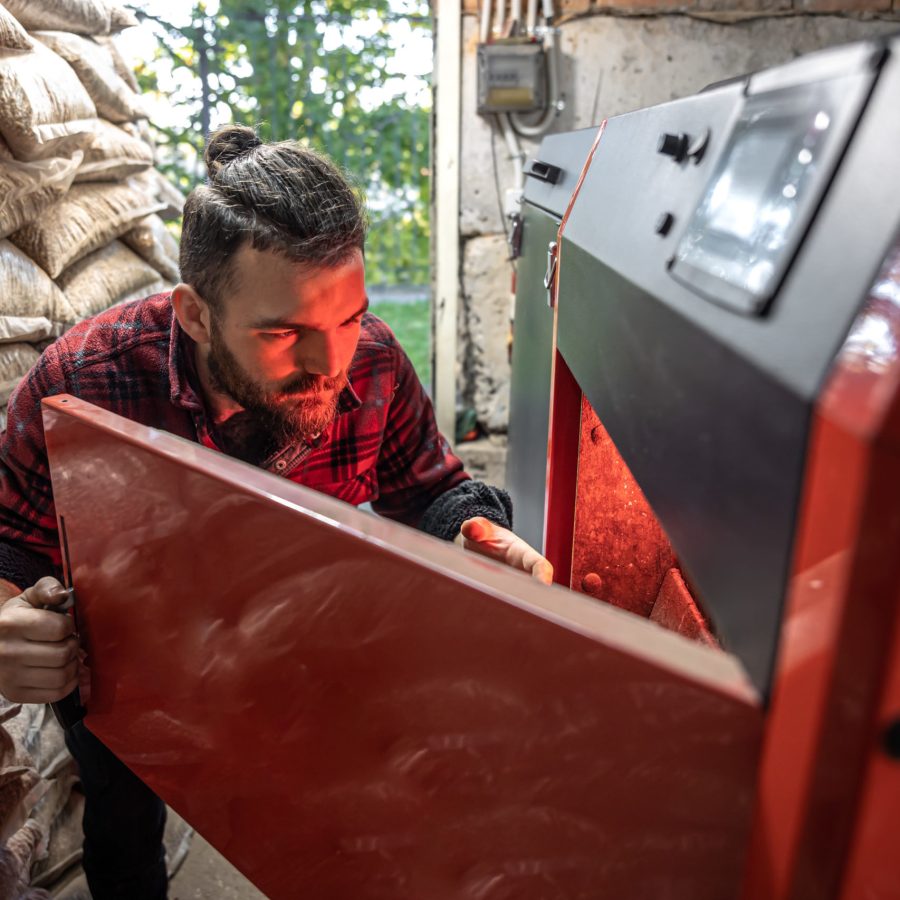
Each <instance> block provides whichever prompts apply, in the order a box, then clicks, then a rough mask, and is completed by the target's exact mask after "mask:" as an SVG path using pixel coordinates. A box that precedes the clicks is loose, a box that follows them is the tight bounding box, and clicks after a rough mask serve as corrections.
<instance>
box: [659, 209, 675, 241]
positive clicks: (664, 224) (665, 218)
mask: <svg viewBox="0 0 900 900" xmlns="http://www.w3.org/2000/svg"><path fill="white" fill-rule="evenodd" d="M674 224H675V216H673V215H672V213H670V212H665V213H663V214H662V215H661V216H660V217H659V218H658V219H657V220H656V233H657V234H659V235H661V236H662V237H665V236H666V235H667V234H668V233H669V232H670V231H671V230H672V226H673V225H674Z"/></svg>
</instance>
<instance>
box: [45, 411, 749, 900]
mask: <svg viewBox="0 0 900 900" xmlns="http://www.w3.org/2000/svg"><path fill="white" fill-rule="evenodd" d="M45 428H46V433H47V444H48V450H49V454H50V461H51V466H52V475H53V486H54V494H55V497H56V501H57V512H58V514H59V515H61V516H64V517H65V520H66V527H67V533H68V542H69V550H70V555H71V562H72V569H73V580H74V586H75V589H76V594H77V598H78V612H79V618H80V623H81V631H82V635H83V639H84V641H85V643H86V646H87V649H88V651H89V655H90V662H91V671H92V684H91V696H90V699H89V701H88V704H87V707H88V716H87V719H86V724H87V726H88V727H89V728H90V729H91V730H92V731H93V732H94V733H96V734H97V735H98V736H99V737H100V738H101V739H102V740H103V741H104V742H105V743H107V744H108V745H109V746H110V747H111V748H112V749H113V751H114V752H115V753H116V754H117V755H119V757H120V758H121V759H123V760H124V761H125V762H126V763H127V764H128V765H129V766H130V767H131V768H132V769H133V770H134V771H135V772H136V773H137V774H138V775H139V776H140V777H141V778H142V779H144V780H145V781H146V782H147V783H148V784H149V785H150V786H151V787H153V788H154V789H155V790H156V791H157V792H158V793H159V794H160V795H161V796H162V797H163V798H164V799H165V800H166V801H167V802H168V803H169V804H171V805H172V806H173V807H174V808H175V809H176V810H177V811H178V812H179V813H181V814H182V815H183V816H184V817H185V819H187V820H188V821H189V822H190V823H191V824H192V825H194V826H195V827H196V828H197V829H198V830H199V831H200V832H201V833H202V834H203V835H204V836H205V837H206V838H207V839H208V840H209V841H210V842H211V843H212V844H214V845H215V846H216V847H217V848H218V849H219V850H220V851H221V852H222V853H223V854H224V855H225V856H226V857H228V858H229V859H231V860H232V861H233V862H234V863H235V864H236V865H237V866H238V867H239V868H240V869H241V870H243V872H244V873H245V874H246V875H247V876H248V877H249V878H250V879H251V880H252V881H254V882H255V883H256V884H257V885H258V886H259V887H260V888H261V889H262V890H263V891H264V892H266V893H267V894H268V895H269V896H271V897H273V898H287V897H291V898H293V897H299V896H307V897H315V898H317V900H331V898H333V900H346V898H348V897H353V898H354V900H367V898H410V900H412V898H415V900H422V898H428V900H443V898H447V900H449V898H461V897H470V898H480V900H499V898H515V900H530V898H534V900H537V898H540V900H551V898H563V897H565V898H585V900H588V898H590V900H596V898H598V897H610V898H613V897H615V898H620V897H621V898H625V897H627V898H629V900H640V898H647V900H658V898H660V897H666V898H671V900H677V898H684V900H703V898H709V900H724V898H728V897H733V896H735V895H736V893H737V890H738V882H739V873H740V871H741V863H742V858H743V852H744V846H745V841H746V833H747V827H748V819H749V812H750V807H751V800H752V795H753V781H754V775H755V766H756V761H757V755H758V745H759V737H760V731H761V713H760V710H759V708H758V706H757V704H756V698H755V696H754V694H753V691H752V690H751V689H750V688H749V687H748V686H747V682H746V680H745V679H744V678H743V676H742V673H741V671H740V669H739V667H738V666H737V664H736V663H735V662H734V661H733V660H731V658H730V657H728V656H727V655H725V654H723V653H721V652H719V651H715V650H710V649H707V648H704V647H701V646H698V645H696V644H693V643H691V642H689V641H687V640H685V639H683V638H681V637H679V636H677V635H673V634H670V633H668V632H666V631H664V630H663V629H661V628H659V627H657V626H656V625H654V624H652V623H650V622H647V621H643V620H640V619H637V618H636V617H633V616H630V615H628V614H627V613H624V612H621V611H619V610H616V609H612V608H610V607H607V606H606V605H605V604H598V603H596V602H595V601H593V600H591V599H590V598H587V597H583V596H581V595H578V594H575V593H571V592H569V591H566V590H564V589H562V588H558V587H545V586H543V585H540V584H538V583H537V582H536V581H534V580H532V579H530V578H528V577H527V576H524V575H522V574H520V573H517V572H513V571H510V570H508V569H505V568H504V567H502V566H499V565H497V564H495V563H493V562H491V561H489V560H486V559H483V558H481V557H479V556H477V555H474V554H468V553H465V552H464V551H463V550H461V549H460V548H458V547H455V546H453V545H452V544H446V543H443V542H441V541H437V540H435V539H432V538H430V537H428V536H426V535H423V534H421V533H419V532H415V531H413V530H411V529H408V528H406V527H404V526H400V525H397V524H395V523H391V522H388V521H386V520H382V519H379V518H377V517H375V516H372V515H369V514H366V513H363V512H360V511H358V510H355V509H352V508H351V507H349V506H346V505H345V504H342V503H339V502H337V501H335V500H333V499H331V498H329V497H325V496H322V495H319V494H316V493H314V492H312V491H310V490H307V489H305V488H302V487H299V486H297V485H295V484H292V483H290V482H288V481H286V480H284V479H280V478H277V477H275V476H272V475H269V474H267V473H264V472H262V471H260V470H257V469H254V468H252V467H250V466H247V465H244V464H242V463H240V462H236V461H235V460H232V459H228V458H226V457H224V456H222V455H220V454H216V453H214V452H212V451H210V450H207V449H205V448H203V447H199V446H197V445H194V444H190V443H187V442H185V441H182V440H180V439H177V438H174V437H172V436H170V435H167V434H164V433H161V432H158V431H155V430H152V429H148V428H144V427H142V426H139V425H136V424H134V423H131V422H128V421H126V420H124V419H121V418H119V417H117V416H114V415H112V414H110V413H107V412H103V411H101V410H98V409H96V408H95V407H92V406H90V405H88V404H85V403H83V402H81V401H78V400H76V399H73V398H67V397H54V398H52V399H49V400H47V401H45Z"/></svg>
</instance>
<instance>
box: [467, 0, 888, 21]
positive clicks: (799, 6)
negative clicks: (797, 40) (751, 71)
mask: <svg viewBox="0 0 900 900" xmlns="http://www.w3.org/2000/svg"><path fill="white" fill-rule="evenodd" d="M554 5H555V8H556V11H557V18H558V21H560V22H566V21H568V20H569V19H571V18H573V17H576V16H585V15H602V14H604V13H607V14H618V15H630V14H635V15H647V14H651V15H652V14H654V13H689V14H699V15H701V16H702V15H704V14H710V13H712V14H713V16H714V17H716V14H717V13H744V14H747V15H760V14H763V15H769V14H790V13H794V14H803V13H838V14H848V13H849V14H862V15H864V14H866V13H868V14H877V13H888V12H892V11H893V12H895V13H900V0H893V6H892V0H616V2H610V0H556V2H555V4H554ZM478 7H479V3H478V0H464V2H463V12H464V13H466V14H473V15H474V14H476V13H477V12H478Z"/></svg>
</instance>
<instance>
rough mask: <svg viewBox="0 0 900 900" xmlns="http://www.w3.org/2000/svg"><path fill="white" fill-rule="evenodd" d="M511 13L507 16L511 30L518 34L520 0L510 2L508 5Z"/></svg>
mask: <svg viewBox="0 0 900 900" xmlns="http://www.w3.org/2000/svg"><path fill="white" fill-rule="evenodd" d="M510 7H511V12H510V15H509V18H510V22H511V24H512V26H513V29H514V30H515V32H516V33H517V34H518V32H519V31H520V30H521V28H522V0H512V2H511V3H510Z"/></svg>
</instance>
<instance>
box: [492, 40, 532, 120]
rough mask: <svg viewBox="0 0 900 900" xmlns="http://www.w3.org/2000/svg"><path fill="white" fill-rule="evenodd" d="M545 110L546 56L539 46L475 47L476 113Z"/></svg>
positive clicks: (501, 44) (498, 45)
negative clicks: (476, 56) (476, 52)
mask: <svg viewBox="0 0 900 900" xmlns="http://www.w3.org/2000/svg"><path fill="white" fill-rule="evenodd" d="M546 107H547V56H546V53H545V52H544V48H543V46H542V45H541V44H535V43H531V42H528V43H519V42H507V41H497V42H495V43H492V44H479V46H478V112H479V114H480V115H485V114H489V113H503V112H521V113H527V112H538V111H540V110H543V109H546Z"/></svg>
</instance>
